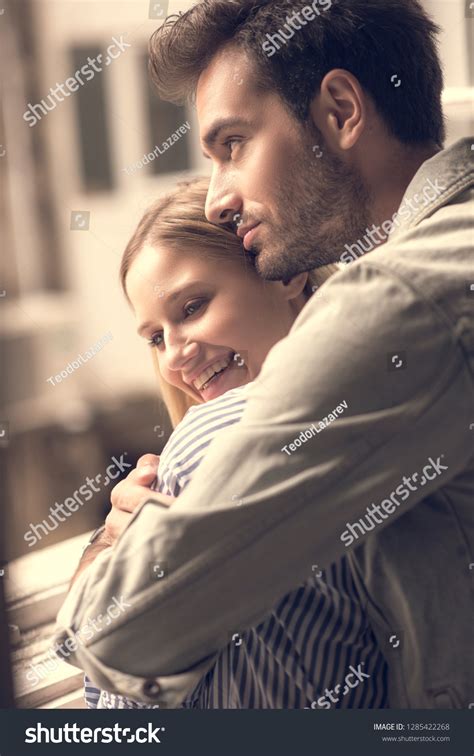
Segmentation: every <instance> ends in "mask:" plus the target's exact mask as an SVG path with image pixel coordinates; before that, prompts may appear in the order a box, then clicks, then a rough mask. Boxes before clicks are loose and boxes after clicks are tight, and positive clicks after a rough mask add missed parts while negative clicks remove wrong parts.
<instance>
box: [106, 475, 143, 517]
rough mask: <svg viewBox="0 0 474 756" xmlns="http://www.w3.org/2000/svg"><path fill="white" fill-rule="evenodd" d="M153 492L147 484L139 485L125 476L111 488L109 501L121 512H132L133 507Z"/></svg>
mask: <svg viewBox="0 0 474 756" xmlns="http://www.w3.org/2000/svg"><path fill="white" fill-rule="evenodd" d="M150 493H153V492H152V491H150V489H149V488H148V486H141V485H138V484H136V483H134V482H133V481H131V480H129V478H127V479H126V480H121V481H120V483H117V485H116V486H114V488H113V489H112V491H111V493H110V501H111V503H112V507H113V508H114V509H121V510H122V511H123V512H134V511H135V509H136V508H137V507H138V506H139V505H140V504H141V503H142V502H144V501H145V499H147V498H148V497H149V495H150Z"/></svg>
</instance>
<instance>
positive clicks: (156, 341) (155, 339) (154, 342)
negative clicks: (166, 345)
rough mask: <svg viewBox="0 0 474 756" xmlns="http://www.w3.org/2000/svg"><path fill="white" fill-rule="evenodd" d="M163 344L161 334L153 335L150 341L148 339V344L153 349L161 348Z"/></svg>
mask: <svg viewBox="0 0 474 756" xmlns="http://www.w3.org/2000/svg"><path fill="white" fill-rule="evenodd" d="M162 343H163V334H162V333H154V334H153V336H152V337H151V339H148V344H149V345H150V346H151V347H152V348H153V347H158V346H161V344H162Z"/></svg>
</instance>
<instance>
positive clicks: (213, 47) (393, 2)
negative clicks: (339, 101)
mask: <svg viewBox="0 0 474 756" xmlns="http://www.w3.org/2000/svg"><path fill="white" fill-rule="evenodd" d="M322 5H324V6H326V7H327V8H328V9H327V10H323V9H322V8H321V7H319V12H318V15H316V17H315V18H314V20H312V21H308V22H307V23H306V25H305V26H302V28H301V29H300V30H297V31H295V32H294V35H293V36H292V38H291V39H289V40H288V41H287V42H286V43H284V44H281V45H279V47H280V49H279V50H278V51H277V52H276V53H275V54H272V55H271V56H269V55H268V54H267V53H266V52H265V50H264V49H263V45H264V44H265V43H266V45H267V46H266V50H267V51H268V49H269V48H268V45H269V37H271V36H272V35H274V34H275V33H278V31H279V30H280V29H282V28H283V29H287V28H289V27H286V26H285V25H286V23H287V21H286V19H287V16H288V15H290V16H292V14H293V13H294V12H295V11H301V9H302V8H303V7H313V8H314V7H315V6H318V2H313V3H311V0H307V1H306V2H305V0H300V2H298V3H295V2H292V1H291V0H263V1H262V0H260V1H259V0H204V2H201V3H198V4H197V5H195V6H194V7H192V8H191V9H190V10H189V11H187V12H186V13H184V14H182V15H179V16H170V17H169V18H168V19H166V21H165V23H164V24H163V25H162V26H161V27H160V28H159V29H157V31H156V32H155V33H154V34H153V36H152V38H151V40H150V72H151V75H152V79H153V81H154V83H155V84H156V86H157V88H158V91H159V93H160V95H161V97H163V98H164V99H166V100H170V101H171V102H175V103H183V102H184V101H186V100H188V99H192V98H193V96H194V94H195V89H196V86H197V81H198V79H199V76H200V75H201V73H202V72H203V71H204V69H205V68H206V67H207V66H208V65H209V63H210V61H211V60H212V58H213V57H214V56H215V55H216V53H217V52H219V51H220V50H221V48H223V47H224V46H226V45H229V44H233V45H235V46H236V47H237V48H240V49H242V50H243V51H245V52H246V53H248V54H249V55H250V57H251V58H252V59H253V61H254V63H255V64H256V76H257V79H256V81H255V84H256V85H257V86H258V87H259V88H262V89H266V90H271V91H275V92H277V93H278V94H279V95H280V97H281V98H282V99H283V101H284V102H285V103H286V105H287V107H289V109H290V111H291V112H292V113H293V114H294V116H295V117H296V118H297V119H298V120H299V121H301V122H302V123H305V121H306V120H307V118H308V114H309V108H310V104H311V101H312V99H313V98H314V97H315V95H316V94H317V93H318V91H319V89H320V86H321V82H322V80H323V78H324V76H325V75H326V74H327V73H328V72H329V71H331V70H333V69H334V68H343V69H345V70H347V71H350V72H351V73H352V74H353V75H354V76H355V77H356V78H357V79H358V81H359V82H360V84H361V85H362V87H363V88H364V90H365V91H366V93H368V94H369V95H370V97H371V98H372V100H373V102H374V104H375V106H376V108H377V110H378V112H379V113H380V114H381V116H382V117H383V119H384V121H385V122H386V124H387V126H388V128H389V130H390V131H391V133H392V134H393V135H394V136H396V137H397V138H398V139H399V140H400V141H401V142H405V143H407V144H420V143H423V142H434V143H435V144H437V145H439V146H442V144H443V141H444V136H445V128H444V121H443V113H442V106H441V92H442V88H443V73H442V69H441V64H440V60H439V57H438V54H437V38H436V37H437V34H438V32H439V27H438V26H437V25H436V24H435V23H434V22H433V21H432V20H431V19H430V18H429V16H428V15H427V13H426V12H425V11H424V9H423V8H422V6H421V3H420V2H419V1H418V0H332V4H331V5H330V3H329V0H325V2H323V0H319V6H322ZM329 5H330V7H329ZM286 33H287V34H288V32H286ZM267 35H269V36H267ZM398 81H400V82H401V83H400V84H398ZM396 84H398V86H396Z"/></svg>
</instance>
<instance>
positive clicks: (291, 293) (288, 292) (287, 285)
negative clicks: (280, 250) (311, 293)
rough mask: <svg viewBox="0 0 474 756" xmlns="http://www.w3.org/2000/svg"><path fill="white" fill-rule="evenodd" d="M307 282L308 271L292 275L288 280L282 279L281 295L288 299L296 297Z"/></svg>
mask: <svg viewBox="0 0 474 756" xmlns="http://www.w3.org/2000/svg"><path fill="white" fill-rule="evenodd" d="M307 283H308V273H298V275H296V276H293V278H290V279H289V280H288V281H282V282H281V286H282V287H283V296H284V297H285V298H286V299H287V300H288V301H290V300H291V299H296V298H297V297H299V295H300V294H302V293H303V291H304V288H305V286H306V284H307Z"/></svg>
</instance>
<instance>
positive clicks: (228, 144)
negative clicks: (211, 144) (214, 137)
mask: <svg viewBox="0 0 474 756" xmlns="http://www.w3.org/2000/svg"><path fill="white" fill-rule="evenodd" d="M237 144H240V141H239V140H238V139H235V138H232V139H228V140H227V141H226V142H224V146H225V147H228V148H229V150H230V152H231V154H232V152H233V148H234V146H235V145H237Z"/></svg>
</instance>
